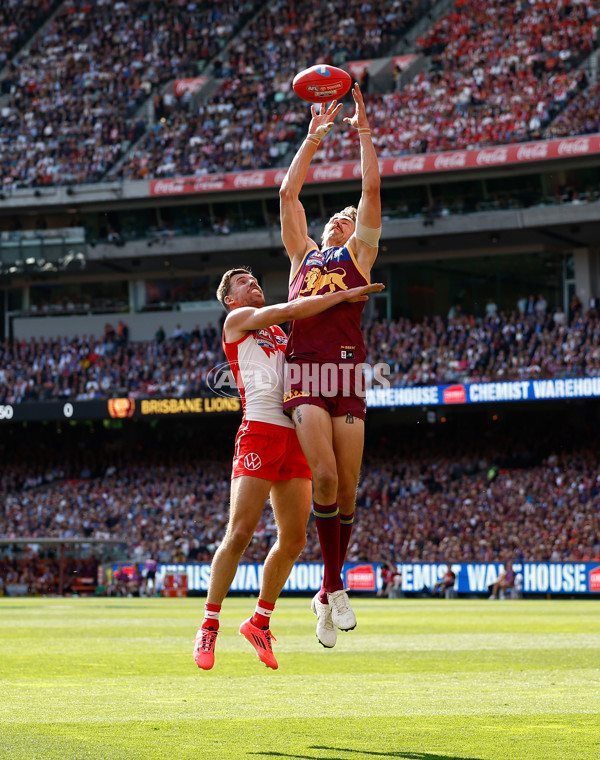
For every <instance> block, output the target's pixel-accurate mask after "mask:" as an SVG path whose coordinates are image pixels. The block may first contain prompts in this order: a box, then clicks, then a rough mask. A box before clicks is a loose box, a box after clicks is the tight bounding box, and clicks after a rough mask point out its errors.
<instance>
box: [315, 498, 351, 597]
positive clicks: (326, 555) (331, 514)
mask: <svg viewBox="0 0 600 760" xmlns="http://www.w3.org/2000/svg"><path fill="white" fill-rule="evenodd" d="M313 515H314V516H315V524H316V526H317V533H318V534H319V543H320V544H321V554H322V555H323V564H324V565H325V569H324V570H323V583H322V586H321V593H320V594H319V599H320V601H321V602H323V603H326V602H327V592H328V591H329V592H332V591H339V590H340V589H343V588H344V584H343V583H342V577H341V575H340V568H339V562H340V510H339V509H338V505H337V503H336V504H330V505H329V506H324V505H323V504H317V502H316V501H315V502H313Z"/></svg>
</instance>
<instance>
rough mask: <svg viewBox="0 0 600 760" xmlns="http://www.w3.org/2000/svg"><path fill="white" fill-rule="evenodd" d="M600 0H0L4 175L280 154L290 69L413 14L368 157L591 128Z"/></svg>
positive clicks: (290, 118)
mask: <svg viewBox="0 0 600 760" xmlns="http://www.w3.org/2000/svg"><path fill="white" fill-rule="evenodd" d="M555 6H557V7H556V8H555ZM555 11H556V12H555ZM597 14H598V7H597V3H596V2H594V0H582V2H564V3H563V2H561V3H558V5H557V4H556V3H555V2H554V1H551V0H538V1H537V2H530V3H525V4H523V3H517V2H510V3H502V4H498V3H494V2H492V0H464V1H463V0H460V1H459V2H457V3H456V4H455V6H454V8H452V6H448V3H437V4H433V3H431V2H429V0H410V1H408V0H407V1H405V2H400V1H399V0H398V1H397V2H394V3H388V2H385V3H384V2H372V3H359V2H355V3H344V4H336V3H321V2H316V1H315V0H307V1H306V2H302V3H296V2H291V0H272V1H271V2H260V1H259V0H254V2H247V3H244V4H241V5H239V6H236V4H234V3H220V2H216V1H214V0H213V1H212V2H203V3H187V2H183V0H182V2H174V3H169V2H165V1H164V0H162V1H159V0H154V1H153V2H148V0H122V1H121V2H119V3H117V4H116V5H115V4H114V3H112V2H103V1H102V0H95V1H94V0H91V1H86V0H65V1H64V2H62V3H57V2H50V0H48V2H46V3H43V4H41V6H40V4H39V3H34V2H26V3H17V2H9V3H8V4H6V3H5V4H4V9H3V10H2V17H0V22H2V23H1V24H0V30H2V33H1V35H0V40H1V41H2V47H1V48H0V52H1V56H2V60H1V61H0V65H2V63H4V68H3V70H2V71H1V72H0V87H1V91H2V93H4V95H3V97H2V101H1V102H2V107H1V109H0V167H2V182H3V185H4V188H5V189H10V188H18V187H34V186H45V185H56V184H61V185H74V184H78V183H88V182H95V181H98V180H100V179H103V178H107V177H111V178H115V177H118V178H123V179H141V178H152V177H173V176H178V175H202V174H209V173H222V172H223V171H236V170H241V169H256V168H266V167H272V166H280V165H282V164H284V163H285V161H286V157H288V155H289V153H290V151H293V148H294V147H295V146H296V145H297V143H298V142H299V140H300V139H301V137H302V135H303V134H304V128H305V127H306V125H307V123H308V118H309V113H308V109H307V107H306V104H303V103H302V102H301V101H299V100H298V99H297V98H295V97H294V95H293V93H292V92H291V80H292V79H293V76H294V74H295V73H296V72H298V71H300V70H301V69H303V68H306V67H307V66H310V65H312V64H313V63H315V62H323V63H333V64H335V65H338V66H339V65H342V66H343V65H351V64H352V63H354V62H358V63H360V62H362V61H366V62H368V63H369V64H371V63H372V62H373V60H381V59H385V58H386V57H390V56H394V55H395V51H396V50H397V49H398V48H399V45H401V44H402V42H403V40H404V38H405V37H406V35H407V33H409V32H410V31H411V30H413V29H415V30H420V29H422V30H423V31H422V33H421V35H420V36H419V37H418V38H417V39H416V40H415V41H414V43H413V49H414V55H415V57H417V56H419V55H421V56H423V57H424V59H426V61H427V65H426V66H424V67H422V68H421V69H420V70H419V71H418V73H417V74H416V75H415V76H414V77H413V78H412V79H410V80H409V81H408V82H406V84H404V85H403V86H400V85H399V81H400V80H399V74H400V73H401V72H399V71H396V72H395V74H396V76H395V77H393V78H392V79H391V80H389V81H388V82H387V91H381V90H380V89H378V91H377V92H376V93H375V92H374V93H370V94H369V95H368V103H367V109H368V113H369V117H370V120H371V124H372V129H373V133H374V135H375V136H376V138H377V144H378V151H379V155H380V156H381V157H385V156H395V155H402V154H410V153H425V152H432V151H440V150H452V149H456V148H474V147H487V146H491V145H502V144H508V143H516V142H523V141H527V140H537V139H540V138H543V137H549V136H554V135H563V134H569V135H576V134H588V133H592V132H596V131H597V130H598V117H597V109H595V108H594V102H595V98H596V97H597V89H596V87H595V86H594V84H593V83H591V82H590V81H588V77H587V74H586V67H585V65H584V64H585V63H586V61H587V59H588V57H589V56H590V54H592V53H593V52H594V51H595V50H596V48H597V46H598V40H597V37H596V33H597ZM432 22H433V23H432ZM32 33H34V34H33V36H31V35H32ZM357 71H359V72H360V74H361V77H362V76H363V75H364V71H365V67H364V66H359V67H358V69H357ZM194 79H198V80H199V81H198V84H197V86H198V87H200V86H201V85H204V86H206V90H205V92H206V93H207V94H206V97H204V98H202V99H201V100H200V101H198V100H197V98H196V97H195V96H194V92H193V88H194V86H195V85H190V86H188V87H187V88H186V87H184V88H182V92H181V94H180V95H177V94H175V92H174V89H173V83H174V82H176V81H182V82H186V81H188V80H194ZM364 84H366V85H367V93H368V92H369V89H368V81H367V82H364ZM567 109H569V110H567ZM149 113H150V114H151V116H150V117H148V114H149ZM357 149H358V143H357V142H356V139H355V137H354V136H351V135H346V136H341V135H338V136H335V137H334V139H332V140H329V141H327V142H325V143H324V144H323V146H322V148H321V150H320V151H319V153H318V154H317V157H316V160H317V161H319V160H327V161H329V160H332V159H333V160H336V161H337V160H349V159H355V158H356V157H357V155H358V153H357Z"/></svg>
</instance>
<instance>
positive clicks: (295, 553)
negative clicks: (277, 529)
mask: <svg viewBox="0 0 600 760" xmlns="http://www.w3.org/2000/svg"><path fill="white" fill-rule="evenodd" d="M279 546H280V548H281V550H282V551H283V552H285V554H286V555H287V556H288V557H291V558H293V559H294V561H295V560H296V559H298V557H299V556H300V554H302V550H303V549H304V547H305V546H306V533H305V532H302V533H300V532H298V533H289V534H287V535H280V536H279Z"/></svg>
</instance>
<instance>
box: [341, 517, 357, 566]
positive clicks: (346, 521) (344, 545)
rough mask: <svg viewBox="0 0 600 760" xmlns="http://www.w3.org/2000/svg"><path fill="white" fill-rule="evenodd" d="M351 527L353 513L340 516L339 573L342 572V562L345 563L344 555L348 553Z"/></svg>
mask: <svg viewBox="0 0 600 760" xmlns="http://www.w3.org/2000/svg"><path fill="white" fill-rule="evenodd" d="M353 525H354V512H352V513H351V514H349V515H340V573H341V572H342V568H343V567H344V562H345V561H346V554H347V553H348V544H349V543H350V536H351V535H352V527H353Z"/></svg>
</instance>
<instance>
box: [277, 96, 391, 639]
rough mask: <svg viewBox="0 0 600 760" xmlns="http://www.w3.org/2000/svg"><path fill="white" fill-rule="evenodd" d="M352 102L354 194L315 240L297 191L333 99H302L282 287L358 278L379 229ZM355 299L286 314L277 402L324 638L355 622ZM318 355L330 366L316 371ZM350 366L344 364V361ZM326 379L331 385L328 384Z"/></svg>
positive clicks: (302, 292) (358, 436) (285, 213)
mask: <svg viewBox="0 0 600 760" xmlns="http://www.w3.org/2000/svg"><path fill="white" fill-rule="evenodd" d="M352 95H353V97H354V103H355V110H354V115H353V116H352V117H351V118H346V119H344V121H345V122H346V123H347V124H349V125H350V126H351V127H353V128H354V129H356V130H358V134H359V139H360V152H361V171H362V195H361V198H360V202H359V204H358V210H357V209H355V208H354V207H353V206H351V207H348V208H345V209H343V210H342V211H340V212H339V213H337V214H334V215H333V216H332V217H331V219H330V220H329V221H328V222H327V224H326V225H325V229H324V231H323V236H322V241H321V243H322V245H321V248H319V246H318V245H317V244H316V243H315V242H314V240H311V239H310V238H309V237H308V227H307V223H306V215H305V213H304V208H303V206H302V204H301V202H300V199H299V195H300V191H301V189H302V185H303V184H304V180H305V179H306V174H307V171H308V167H309V165H310V162H311V160H312V158H313V156H314V155H315V152H316V150H317V146H318V145H319V143H320V141H321V139H322V138H323V137H325V135H326V134H327V132H328V131H329V130H330V129H331V127H332V126H333V121H334V119H335V117H336V116H337V114H338V112H339V110H340V109H341V107H342V106H341V104H337V103H336V101H333V102H332V103H331V104H330V105H329V106H328V107H327V109H325V108H324V107H323V106H321V110H320V112H319V113H317V109H316V108H315V107H314V106H312V107H311V114H312V120H311V122H310V126H309V130H308V135H307V137H306V139H305V141H304V143H303V144H302V146H301V147H300V149H299V150H298V153H297V154H296V156H295V158H294V160H293V161H292V164H291V166H290V168H289V170H288V173H287V175H286V177H285V179H284V181H283V183H282V185H281V191H280V200H281V235H282V239H283V243H284V245H285V247H286V250H287V252H288V255H289V257H290V260H291V275H290V291H289V297H290V299H293V298H304V297H306V296H314V295H317V294H322V293H335V292H338V291H340V290H345V289H347V288H351V287H355V286H357V285H360V284H364V283H368V282H369V278H370V271H371V267H372V266H373V264H374V262H375V258H376V256H377V250H378V245H379V237H380V234H381V200H380V192H379V187H380V178H379V165H378V162H377V156H376V154H375V149H374V147H373V142H372V140H371V130H370V129H369V122H368V120H367V114H366V110H365V105H364V102H363V97H362V94H361V91H360V88H359V86H358V84H355V85H354V87H353V89H352ZM362 309H363V304H360V303H355V304H348V303H345V304H340V305H339V306H336V307H335V308H333V309H332V310H331V311H330V312H329V313H328V314H327V315H322V316H320V317H319V316H315V317H313V318H311V319H306V320H303V321H302V322H296V323H294V325H293V326H292V328H291V330H290V335H289V340H288V347H287V351H286V359H287V361H288V363H289V364H288V379H289V383H288V385H287V387H286V389H285V394H284V409H285V410H286V411H287V413H289V414H290V415H291V417H292V419H293V421H294V424H295V426H296V432H297V434H298V440H299V441H300V445H301V446H302V450H303V451H304V454H305V456H306V459H307V461H308V463H309V465H310V468H311V470H312V474H313V489H314V493H313V498H314V504H313V514H314V517H315V522H316V525H317V531H318V534H319V541H320V544H321V551H322V553H323V562H324V565H325V570H324V575H323V583H322V587H321V590H320V592H319V593H318V594H316V595H315V597H314V599H313V601H312V610H313V612H314V613H315V615H316V616H317V637H318V639H319V641H320V642H321V644H323V646H326V647H332V646H334V645H335V643H336V639H337V629H340V630H343V631H348V630H351V629H352V628H354V627H355V626H356V617H355V615H354V612H353V611H352V609H351V607H350V604H349V601H348V595H347V594H346V592H345V591H344V586H343V583H342V578H341V570H342V567H343V563H344V559H345V557H346V552H347V549H348V544H349V541H350V535H351V532H352V523H353V520H354V506H355V501H356V488H357V485H358V477H359V471H360V464H361V460H362V453H363V443H364V419H365V410H366V405H365V394H364V387H363V378H362V371H361V369H360V368H359V367H358V365H360V364H362V363H363V362H364V360H365V356H366V352H365V346H364V340H363V336H362V332H361V329H360V319H361V314H362ZM324 363H326V364H327V365H328V366H330V364H331V363H335V364H337V366H338V369H337V372H335V371H334V373H333V375H334V377H333V378H332V376H331V375H332V373H331V372H329V371H328V372H321V371H319V365H320V366H321V367H322V366H323V364H324ZM352 370H353V371H352ZM332 381H333V385H335V387H334V388H332V387H331V386H332Z"/></svg>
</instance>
